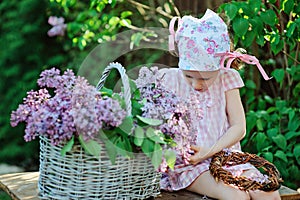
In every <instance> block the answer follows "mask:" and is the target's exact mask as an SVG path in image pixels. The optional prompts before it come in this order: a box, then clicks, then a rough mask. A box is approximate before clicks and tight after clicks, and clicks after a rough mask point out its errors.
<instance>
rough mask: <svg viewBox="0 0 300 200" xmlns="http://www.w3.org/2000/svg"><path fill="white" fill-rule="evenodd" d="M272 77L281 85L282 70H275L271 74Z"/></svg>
mask: <svg viewBox="0 0 300 200" xmlns="http://www.w3.org/2000/svg"><path fill="white" fill-rule="evenodd" d="M272 75H273V76H274V78H275V79H276V81H277V82H278V83H281V82H282V81H283V79H284V69H275V70H274V71H273V72H272Z"/></svg>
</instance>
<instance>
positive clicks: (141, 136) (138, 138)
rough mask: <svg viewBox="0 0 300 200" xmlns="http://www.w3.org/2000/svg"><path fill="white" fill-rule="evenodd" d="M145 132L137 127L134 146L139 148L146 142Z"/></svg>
mask: <svg viewBox="0 0 300 200" xmlns="http://www.w3.org/2000/svg"><path fill="white" fill-rule="evenodd" d="M144 137H145V136H144V130H143V128H142V127H140V126H137V127H136V128H135V130H134V141H133V142H134V144H135V145H136V146H138V147H140V146H142V144H143V141H144Z"/></svg>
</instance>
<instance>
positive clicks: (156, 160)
mask: <svg viewBox="0 0 300 200" xmlns="http://www.w3.org/2000/svg"><path fill="white" fill-rule="evenodd" d="M161 161H162V148H161V146H160V145H159V144H157V143H156V144H155V145H154V151H153V154H152V158H151V162H152V165H153V166H154V168H155V169H158V167H159V165H160V164H161Z"/></svg>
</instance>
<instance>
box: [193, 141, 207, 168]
mask: <svg viewBox="0 0 300 200" xmlns="http://www.w3.org/2000/svg"><path fill="white" fill-rule="evenodd" d="M191 149H192V150H194V152H195V154H194V155H192V156H190V157H189V161H190V163H191V164H193V165H195V164H198V163H199V162H201V161H203V160H206V159H207V158H209V157H211V156H212V152H211V148H208V147H202V146H195V145H192V146H191Z"/></svg>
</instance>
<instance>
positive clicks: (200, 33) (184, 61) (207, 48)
mask: <svg viewBox="0 0 300 200" xmlns="http://www.w3.org/2000/svg"><path fill="white" fill-rule="evenodd" d="M176 20H178V28H177V31H176V32H175V31H174V24H175V22H176ZM169 31H170V35H169V50H170V51H174V50H175V43H176V44H177V48H178V56H179V63H178V66H179V68H180V69H182V70H194V71H215V70H218V69H220V68H225V67H224V63H225V60H227V59H228V60H227V63H226V68H230V65H231V63H232V61H233V60H234V59H235V58H239V59H240V60H242V61H243V62H245V63H247V64H251V65H256V66H257V67H258V69H259V71H260V72H261V74H262V76H263V77H264V79H265V80H269V79H270V78H269V77H268V75H267V74H266V73H265V71H264V69H263V68H262V66H261V65H260V63H259V61H258V59H257V58H256V57H255V56H251V55H247V54H241V53H238V52H230V38H229V34H228V29H227V25H226V24H225V23H224V21H223V20H222V19H221V18H220V17H219V16H218V14H216V13H215V12H213V11H212V10H210V9H207V10H206V12H205V14H204V16H203V17H202V18H200V19H198V18H195V17H192V16H183V17H182V18H179V17H174V18H172V20H171V21H170V25H169Z"/></svg>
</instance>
